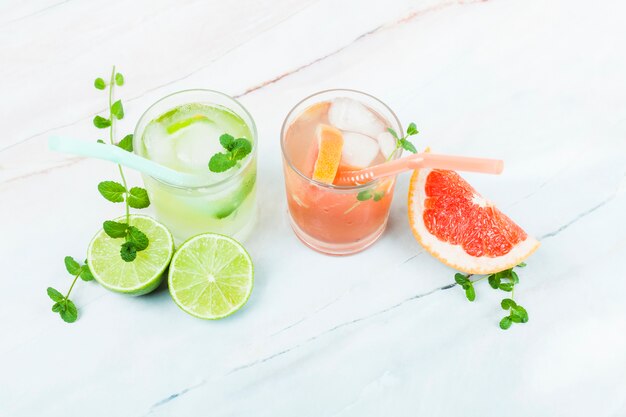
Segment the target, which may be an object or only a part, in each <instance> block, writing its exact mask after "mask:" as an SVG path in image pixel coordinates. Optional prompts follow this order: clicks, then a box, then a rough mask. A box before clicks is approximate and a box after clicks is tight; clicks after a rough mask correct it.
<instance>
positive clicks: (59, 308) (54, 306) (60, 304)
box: [52, 302, 66, 313]
mask: <svg viewBox="0 0 626 417" xmlns="http://www.w3.org/2000/svg"><path fill="white" fill-rule="evenodd" d="M65 305H66V304H65V302H57V303H54V304H52V311H53V312H54V313H58V312H60V311H63V310H65Z"/></svg>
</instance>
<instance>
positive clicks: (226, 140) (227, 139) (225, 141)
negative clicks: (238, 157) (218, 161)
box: [220, 133, 235, 151]
mask: <svg viewBox="0 0 626 417" xmlns="http://www.w3.org/2000/svg"><path fill="white" fill-rule="evenodd" d="M234 141H235V138H234V137H232V136H231V135H229V134H228V133H224V134H223V135H222V136H220V143H221V144H222V146H223V147H224V149H226V150H227V151H232V150H233V148H232V145H233V142H234Z"/></svg>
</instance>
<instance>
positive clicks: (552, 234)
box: [538, 194, 615, 240]
mask: <svg viewBox="0 0 626 417" xmlns="http://www.w3.org/2000/svg"><path fill="white" fill-rule="evenodd" d="M614 198H615V194H613V195H611V196H609V197H608V198H606V199H604V200H602V201H601V202H600V203H598V204H596V205H595V206H593V207H591V208H590V209H587V210H585V211H583V212H582V213H580V214H578V215H577V216H575V217H574V218H573V219H572V220H570V221H569V222H567V223H565V224H564V225H562V226H560V227H559V228H557V229H555V230H553V231H551V232H548V233H546V234H545V235H542V236H540V237H539V238H538V239H539V240H545V239H548V238H551V237H555V236H557V235H558V234H559V233H561V232H562V231H564V230H565V229H567V228H568V227H570V226H571V225H573V224H575V223H577V222H578V221H580V220H582V219H584V218H585V217H587V216H589V215H590V214H592V213H594V212H595V211H596V210H598V209H600V208H602V207H604V206H605V205H607V204H608V203H610V202H611V201H612V200H613V199H614Z"/></svg>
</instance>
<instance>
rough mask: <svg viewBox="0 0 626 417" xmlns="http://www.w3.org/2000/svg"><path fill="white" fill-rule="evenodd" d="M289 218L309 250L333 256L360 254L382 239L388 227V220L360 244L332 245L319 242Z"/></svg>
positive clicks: (295, 231)
mask: <svg viewBox="0 0 626 417" xmlns="http://www.w3.org/2000/svg"><path fill="white" fill-rule="evenodd" d="M288 216H289V223H290V224H291V228H292V229H293V232H294V233H295V234H296V236H297V237H298V239H300V241H302V243H304V244H305V245H306V246H308V247H309V248H311V249H313V250H315V251H317V252H321V253H323V254H325V255H333V256H345V255H352V254H355V253H358V252H361V251H363V250H365V249H367V248H369V247H370V246H372V245H373V244H374V242H376V241H377V240H378V238H380V237H381V236H382V234H383V232H384V231H385V228H386V227H387V220H385V222H384V223H383V224H382V225H381V226H380V227H379V228H378V230H376V231H375V232H374V233H372V234H371V235H369V236H367V237H365V238H364V239H361V240H359V241H358V242H350V243H330V242H324V241H321V240H318V239H316V238H314V237H312V236H310V235H309V234H307V233H305V232H304V231H303V230H302V229H300V227H298V225H297V224H296V222H295V221H294V220H293V218H292V217H291V214H288Z"/></svg>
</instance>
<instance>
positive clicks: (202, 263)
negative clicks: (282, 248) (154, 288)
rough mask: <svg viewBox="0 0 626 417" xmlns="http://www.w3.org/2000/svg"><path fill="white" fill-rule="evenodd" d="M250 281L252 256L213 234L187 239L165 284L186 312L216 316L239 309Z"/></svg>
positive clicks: (173, 263) (250, 290)
mask: <svg viewBox="0 0 626 417" xmlns="http://www.w3.org/2000/svg"><path fill="white" fill-rule="evenodd" d="M253 282H254V268H253V266H252V259H251V258H250V255H248V252H246V250H245V249H244V247H243V246H241V244H240V243H239V242H237V241H236V240H234V239H232V238H230V237H228V236H223V235H218V234H215V233H205V234H201V235H198V236H195V237H192V238H190V239H189V240H187V241H186V242H185V243H183V244H182V245H181V247H180V248H178V250H177V251H176V253H175V254H174V257H173V258H172V263H171V264H170V272H169V277H168V284H169V289H170V294H171V295H172V298H173V299H174V301H175V302H176V304H178V306H179V307H180V308H181V309H182V310H183V311H185V312H186V313H188V314H191V315H192V316H195V317H198V318H201V319H210V320H214V319H220V318H222V317H226V316H228V315H230V314H232V313H234V312H235V311H237V310H239V309H240V308H241V307H242V306H243V305H244V304H245V303H246V301H248V298H249V297H250V293H251V292H252V285H253Z"/></svg>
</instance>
